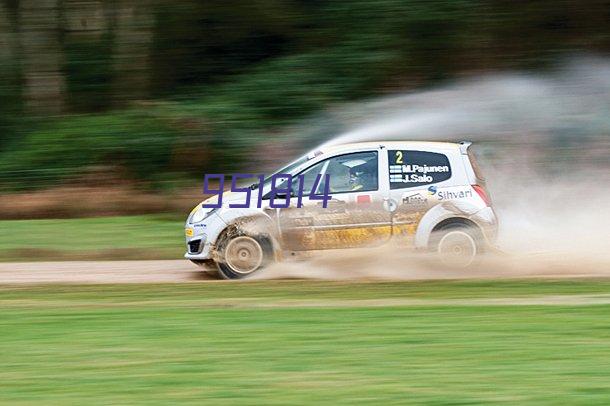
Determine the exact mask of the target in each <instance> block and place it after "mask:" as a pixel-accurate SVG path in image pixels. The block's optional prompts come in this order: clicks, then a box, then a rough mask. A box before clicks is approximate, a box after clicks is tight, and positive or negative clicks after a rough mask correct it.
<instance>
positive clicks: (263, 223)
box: [213, 213, 280, 258]
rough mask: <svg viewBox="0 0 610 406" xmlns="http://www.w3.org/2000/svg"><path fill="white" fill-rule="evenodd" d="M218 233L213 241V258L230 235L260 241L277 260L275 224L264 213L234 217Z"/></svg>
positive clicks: (277, 246) (278, 249) (277, 249)
mask: <svg viewBox="0 0 610 406" xmlns="http://www.w3.org/2000/svg"><path fill="white" fill-rule="evenodd" d="M226 223H227V225H226V227H224V228H223V229H222V230H221V231H220V232H219V233H218V237H217V238H216V241H215V244H214V245H215V246H214V251H213V252H214V254H213V255H214V257H216V254H217V252H218V249H219V248H220V246H221V245H222V242H223V241H224V240H225V239H226V238H227V237H228V236H230V235H232V234H233V235H249V236H251V237H256V238H257V239H261V240H262V241H263V242H264V243H265V245H266V246H267V247H268V248H269V250H270V251H271V252H269V254H271V255H272V256H273V257H275V258H277V255H278V253H279V252H280V248H279V247H280V246H279V242H278V239H277V227H276V225H275V222H274V221H273V220H272V219H271V218H270V217H269V216H268V215H266V214H265V213H252V214H249V215H244V216H237V217H234V218H233V219H232V220H231V221H228V222H226Z"/></svg>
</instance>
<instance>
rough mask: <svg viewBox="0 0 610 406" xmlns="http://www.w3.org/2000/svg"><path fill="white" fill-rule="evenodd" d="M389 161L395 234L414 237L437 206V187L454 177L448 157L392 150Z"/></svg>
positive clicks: (390, 150)
mask: <svg viewBox="0 0 610 406" xmlns="http://www.w3.org/2000/svg"><path fill="white" fill-rule="evenodd" d="M387 158H388V171H387V174H386V176H387V177H388V178H389V199H390V202H391V204H392V205H393V206H394V207H395V210H394V212H393V216H392V230H393V234H394V235H402V236H404V237H413V236H414V234H415V231H416V230H417V225H418V224H419V221H420V220H421V218H422V217H423V215H424V214H425V213H426V212H427V211H428V210H429V209H430V208H431V207H432V206H433V205H435V204H437V203H438V199H437V196H436V186H435V185H436V184H439V183H441V182H444V181H446V180H448V179H449V178H451V165H450V163H449V158H448V157H447V155H445V154H443V153H440V152H432V151H417V150H408V149H392V148H390V149H388V151H387Z"/></svg>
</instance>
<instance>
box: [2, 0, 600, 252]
mask: <svg viewBox="0 0 610 406" xmlns="http://www.w3.org/2000/svg"><path fill="white" fill-rule="evenodd" d="M608 51H610V4H609V3H608V2H607V1H602V0H585V1H583V0H578V1H576V0H561V1H557V0H554V1H549V0H532V1H527V2H515V1H507V0H451V1H449V0H436V1H423V0H422V1H420V0H375V1H371V0H344V1H325V0H252V1H248V2H243V1H233V0H224V1H201V0H171V1H170V0H167V1H166V0H1V1H0V219H2V220H13V219H21V220H25V221H22V222H0V230H2V231H9V230H10V235H7V234H9V233H7V232H4V233H0V234H1V235H3V236H0V258H3V259H23V258H29V255H26V253H27V252H28V250H29V248H30V246H31V245H32V244H38V247H39V248H40V252H41V253H42V254H41V255H40V256H39V258H54V259H57V258H60V259H61V258H74V257H76V258H81V257H82V256H83V255H85V256H87V257H88V258H89V257H92V256H93V257H95V258H97V257H100V258H108V257H112V258H142V257H150V256H151V255H152V256H153V257H155V258H156V257H163V258H165V257H174V256H176V255H179V254H180V253H181V252H182V242H181V237H180V234H181V227H180V221H181V220H182V218H183V217H184V215H185V214H186V210H189V209H190V208H191V207H192V206H193V205H194V204H196V203H197V202H198V200H200V198H201V194H200V187H201V183H202V179H203V174H204V173H206V172H214V173H219V172H224V173H231V172H236V171H246V170H254V171H256V172H263V171H268V170H269V169H270V168H273V167H277V166H280V165H281V164H283V163H285V162H286V161H287V160H288V159H289V158H291V157H292V156H295V155H297V154H298V153H300V152H302V151H304V150H308V149H311V148H313V147H315V146H316V145H318V144H319V143H321V142H324V141H327V140H328V139H331V138H332V137H334V136H337V135H341V134H342V133H344V132H349V131H350V130H351V129H352V127H353V126H354V125H355V124H354V123H356V124H360V123H359V121H358V120H360V121H362V119H363V118H365V117H368V118H371V116H372V115H375V114H376V115H377V117H381V116H382V115H383V112H384V109H385V107H386V106H387V105H386V104H384V103H377V104H374V105H373V106H371V105H370V104H367V106H368V107H367V108H366V109H365V110H364V111H363V110H362V109H361V108H360V106H361V105H362V102H364V101H366V102H367V103H368V102H369V101H370V100H385V99H383V98H385V97H393V96H394V95H398V94H401V95H402V94H407V95H408V94H417V93H421V92H426V91H428V90H429V89H438V88H443V87H444V86H449V85H450V84H452V83H456V82H458V83H459V82H460V81H471V84H476V83H477V82H478V81H479V79H478V78H481V77H486V76H488V75H493V74H495V73H504V72H527V74H528V75H541V76H542V77H543V76H544V75H546V72H555V71H556V70H557V69H558V66H564V65H565V63H566V62H565V61H566V60H570V58H572V59H573V58H582V57H584V58H594V59H595V58H597V59H596V61H597V62H596V63H599V61H600V60H599V58H603V57H604V56H605V55H606V54H607V53H608ZM607 67H608V65H604V66H602V68H603V69H602V70H601V71H600V70H596V71H594V72H593V71H587V72H588V73H587V74H589V73H591V72H593V73H594V76H595V75H597V76H598V79H599V80H596V81H595V80H594V81H589V82H587V86H588V87H585V88H584V89H585V93H586V94H587V95H594V96H595V95H596V94H597V92H599V89H600V88H601V89H602V93H603V94H602V96H601V98H600V97H598V98H596V99H588V100H589V101H592V102H593V103H594V107H595V108H596V109H597V110H596V119H598V120H597V121H596V123H598V122H600V120H599V119H600V117H601V119H604V120H605V122H604V123H603V125H598V126H594V128H593V129H591V128H590V127H589V129H588V130H587V131H588V132H587V134H593V138H591V139H594V140H595V142H596V143H597V144H596V145H602V146H604V148H606V149H602V150H601V151H607V147H608V134H610V131H608V128H609V127H610V124H609V123H608V120H607V118H606V117H607V113H608V111H609V110H608V108H609V106H610V103H609V102H608V101H609V99H608V97H606V96H608V94H610V92H609V91H608V89H610V87H608V81H607V79H608V77H609V76H608V72H609V71H608V69H607ZM580 72H581V73H578V72H577V74H576V75H572V77H580V76H582V75H583V74H585V72H584V71H580ZM600 72H601V73H600ZM579 75H580V76H579ZM600 80H601V82H600ZM604 80H605V82H604ZM543 81H544V80H543ZM519 83H520V84H523V82H519ZM540 83H541V82H537V84H540ZM559 83H561V86H563V87H562V88H563V89H564V90H565V89H568V90H569V89H570V88H571V86H572V82H570V81H559ZM600 83H602V84H604V86H606V87H605V88H604V87H603V86H601V87H600ZM514 84H515V83H513V82H508V83H507V82H504V85H503V89H504V90H507V89H514V88H517V89H518V86H517V87H513V85H514ZM526 87H527V86H526ZM532 89H533V93H531V91H532ZM578 89H579V92H580V93H579V94H582V89H583V86H581V85H578ZM454 93H455V92H454ZM478 94H479V93H477V92H476V87H475V91H474V93H473V92H471V94H470V96H469V98H468V99H467V100H470V101H473V100H478ZM485 94H486V95H487V98H483V99H481V100H480V101H481V103H482V104H484V105H493V104H494V101H495V100H494V94H495V93H494V92H493V91H492V92H491V93H490V92H487V93H485ZM503 94H504V95H505V94H506V92H504V93H503ZM532 94H537V93H536V87H535V86H533V87H532V86H530V87H528V92H525V93H519V95H520V96H519V97H517V98H516V99H514V100H513V104H512V106H515V105H517V106H518V105H519V104H520V103H521V102H522V101H527V100H530V96H531V95H532ZM561 94H562V95H563V96H562V98H560V100H562V101H567V100H570V97H571V95H572V94H573V93H571V92H570V91H563V92H562V93H561ZM598 96H599V95H598ZM550 97H551V98H553V94H551V95H550ZM443 98H444V94H443V93H434V92H433V93H429V94H428V96H426V97H424V98H422V99H415V100H413V101H411V103H410V104H409V105H408V106H409V108H411V110H413V108H414V107H416V108H417V107H420V106H421V105H424V104H426V103H429V102H430V100H436V99H439V100H441V99H443ZM449 100H453V101H455V103H456V104H459V103H460V102H461V100H463V99H461V98H457V99H455V98H454V99H449ZM414 103H415V106H414ZM403 106H404V104H402V102H400V103H398V104H396V103H394V104H390V106H389V110H391V111H392V113H393V114H394V115H396V114H400V112H401V108H402V107H403ZM370 107H373V108H370ZM439 107H440V108H441V109H445V108H446V106H442V105H440V106H439ZM581 107H582V106H581ZM589 107H591V106H589ZM587 108H588V107H586V108H581V110H580V115H579V118H580V119H582V117H583V116H587V111H588V110H587ZM536 111H537V110H536V109H532V110H530V113H531V112H533V113H532V114H534V115H535V114H536ZM560 113H561V114H563V113H564V112H563V111H560ZM604 115H606V116H604ZM543 117H544V116H543ZM554 117H556V115H555V116H554ZM504 120H505V121H508V122H517V121H518V120H515V119H514V116H507V117H504ZM462 121H463V120H462ZM406 128H407V129H408V128H410V127H408V126H407V127H406ZM449 128H454V127H449ZM573 129H574V127H573V126H572V127H570V125H562V126H559V127H556V128H555V127H553V128H547V129H545V133H546V135H548V134H549V133H551V135H552V136H553V137H554V140H555V141H557V140H559V141H558V142H561V143H562V145H565V143H564V142H565V140H569V139H570V138H571V137H572V136H574V134H576V136H578V137H580V136H581V135H582V131H581V130H582V127H579V128H578V130H579V131H576V132H575V131H572V130H573ZM462 130H463V127H462ZM479 130H480V128H479ZM479 132H481V131H479ZM468 134H469V131H461V132H457V131H456V133H455V134H453V135H449V134H447V132H446V131H445V132H443V133H442V135H443V137H444V138H446V139H452V138H453V137H454V136H455V137H458V136H460V137H461V136H463V135H464V136H466V137H467V136H468ZM495 134H496V135H498V134H500V135H501V134H503V132H502V131H496V133H495ZM528 134H529V133H528V132H527V131H523V132H522V133H521V135H522V136H523V135H524V136H527V135H528ZM371 135H372V136H373V137H376V136H378V134H375V133H371ZM424 135H425V136H427V137H431V135H430V133H427V134H424ZM402 137H403V138H410V137H411V135H410V134H409V132H408V131H403V132H402ZM360 138H362V137H360ZM364 138H366V137H364ZM521 140H522V139H521ZM495 141H498V138H496V139H495ZM531 149H534V150H535V149H540V145H539V144H538V143H536V145H535V146H534V147H532V148H530V150H531ZM575 149H576V150H578V148H577V147H576V148H575ZM573 150H574V149H569V148H568V149H567V152H566V149H565V148H564V149H563V150H562V151H563V152H562V154H564V155H565V154H568V155H569V154H573V152H570V151H573ZM599 151H600V150H599V149H598V152H599ZM606 157H607V155H605V153H603V154H601V153H598V155H597V156H595V158H594V165H597V166H598V167H599V165H602V166H603V165H607V158H606ZM603 168H604V169H605V168H607V166H603ZM100 216H104V218H103V219H96V218H97V217H100ZM80 218H86V219H84V220H64V221H62V222H57V221H54V220H45V221H46V222H45V221H43V222H32V221H30V220H31V219H80ZM105 230H106V231H105ZM150 232H155V233H156V234H157V235H159V238H158V241H161V240H163V239H164V238H166V240H164V241H163V242H158V241H157V242H154V243H153V242H150V241H148V239H146V240H147V241H145V239H144V238H138V237H144V236H146V235H148V234H149V233H150ZM90 234H94V235H90ZM58 235H61V236H62V237H58ZM88 235H90V238H89V239H88V237H87V236H88ZM116 236H123V238H116ZM62 239H63V240H62ZM59 240H61V241H59ZM146 244H159V245H158V246H154V247H153V248H156V249H155V250H150V248H151V247H150V246H148V245H146ZM79 246H80V250H78V251H79V252H78V253H77V252H76V250H75V248H76V247H79ZM83 247H85V248H87V249H85V250H83V249H82V248H83ZM83 251H86V252H87V253H86V254H85V253H83ZM151 251H154V252H151ZM45 253H46V254H45ZM30 259H31V258H30Z"/></svg>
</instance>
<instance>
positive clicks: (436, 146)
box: [319, 141, 460, 155]
mask: <svg viewBox="0 0 610 406" xmlns="http://www.w3.org/2000/svg"><path fill="white" fill-rule="evenodd" d="M379 146H384V147H385V148H387V149H413V150H416V151H417V150H436V151H438V150H455V149H459V148H460V144H458V143H455V142H436V141H374V142H371V141H368V142H350V143H345V144H336V145H328V146H323V147H321V148H320V149H319V151H320V152H322V154H324V155H326V154H336V153H341V152H344V151H345V152H349V151H354V150H360V149H367V148H378V147H379Z"/></svg>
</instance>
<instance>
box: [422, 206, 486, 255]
mask: <svg viewBox="0 0 610 406" xmlns="http://www.w3.org/2000/svg"><path fill="white" fill-rule="evenodd" d="M467 209H471V208H470V207H468V208H467ZM471 216H472V213H470V210H464V208H459V209H458V208H457V207H455V206H453V205H437V206H435V207H433V208H432V209H431V210H429V211H428V212H427V213H426V214H425V215H424V216H423V217H422V218H421V220H420V222H419V224H418V226H417V231H416V232H415V241H414V244H415V248H417V249H422V250H425V249H427V248H428V245H429V243H430V236H431V235H432V233H433V232H434V231H438V230H440V229H441V228H443V227H446V226H448V225H451V224H459V225H462V226H466V227H471V228H474V229H475V230H477V232H478V233H480V234H481V235H484V233H483V230H482V229H481V227H480V225H479V224H477V222H476V221H474V220H472V219H471V218H470V217H471Z"/></svg>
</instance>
